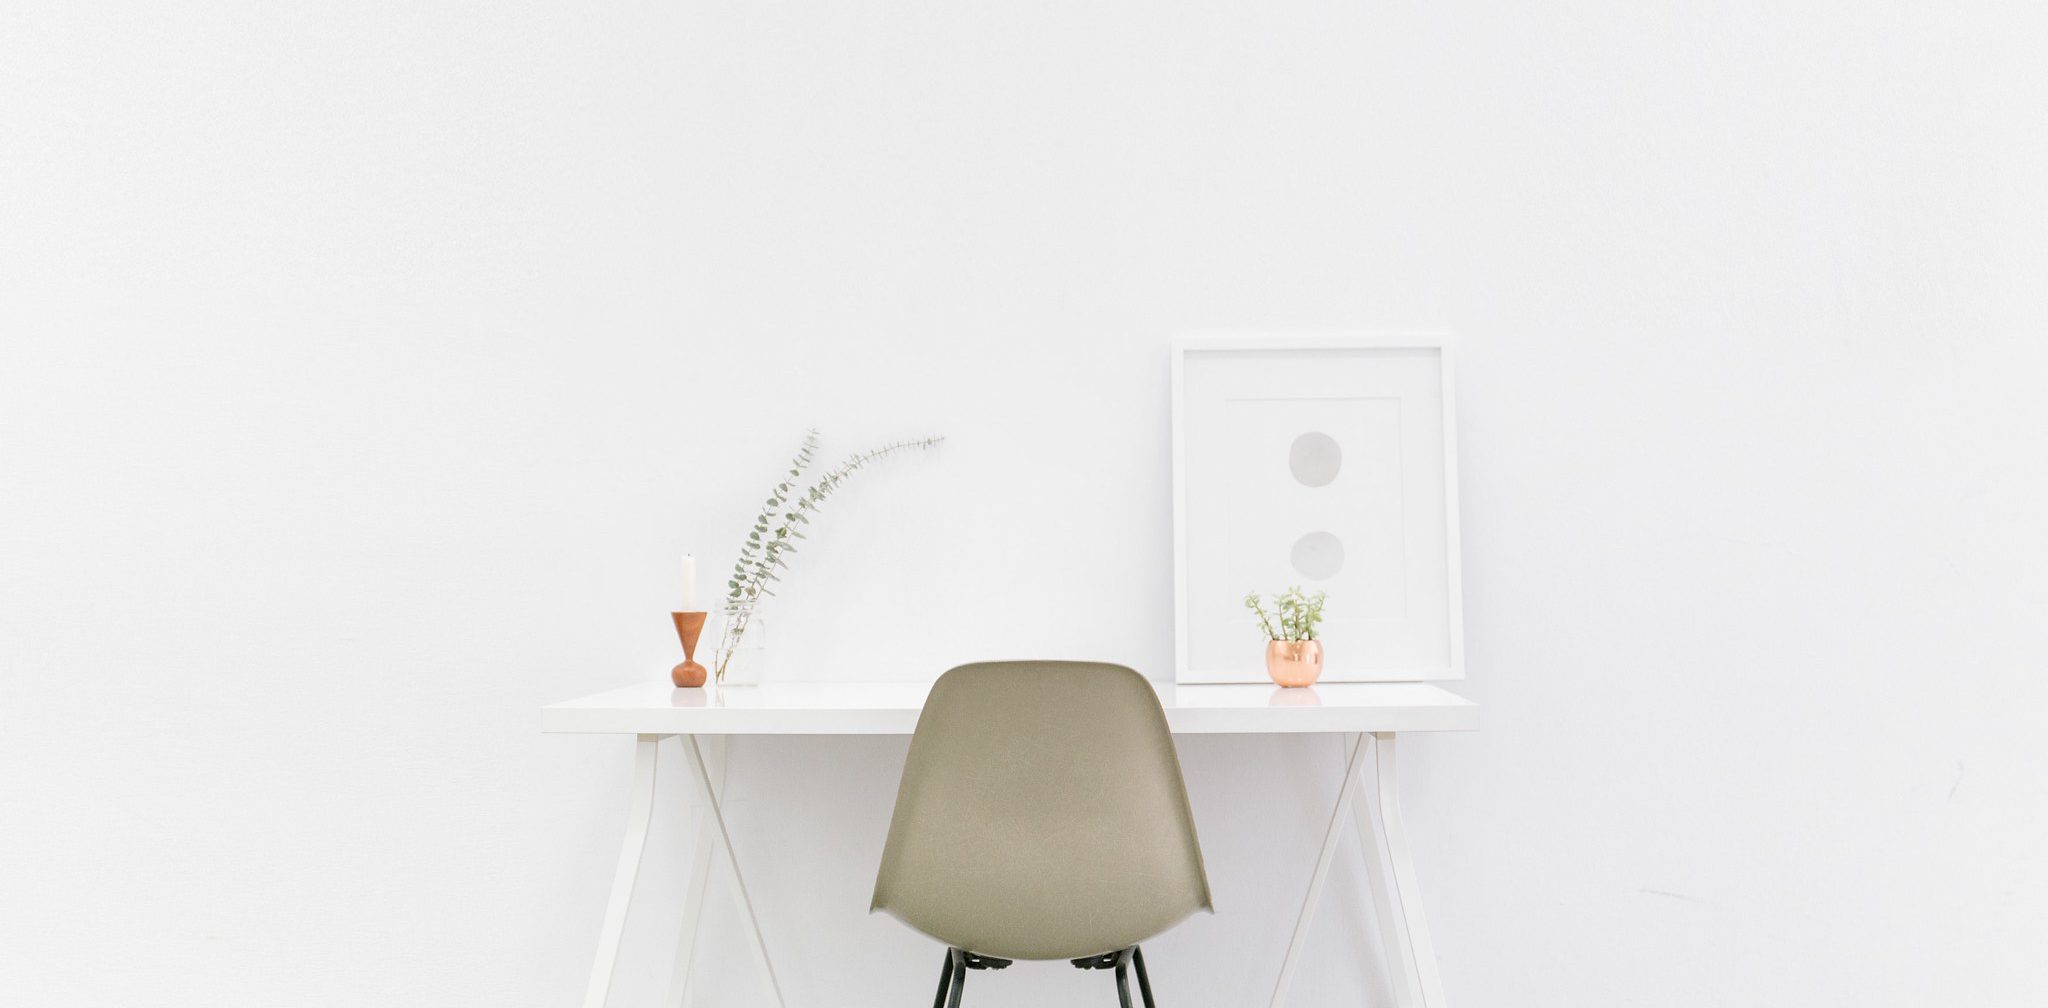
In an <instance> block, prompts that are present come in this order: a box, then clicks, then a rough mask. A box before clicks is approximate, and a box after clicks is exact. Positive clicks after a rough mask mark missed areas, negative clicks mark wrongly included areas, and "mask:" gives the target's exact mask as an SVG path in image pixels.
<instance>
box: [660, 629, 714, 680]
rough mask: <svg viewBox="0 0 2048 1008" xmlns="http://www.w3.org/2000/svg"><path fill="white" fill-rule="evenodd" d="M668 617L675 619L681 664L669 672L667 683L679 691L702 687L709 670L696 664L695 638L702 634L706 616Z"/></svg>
mask: <svg viewBox="0 0 2048 1008" xmlns="http://www.w3.org/2000/svg"><path fill="white" fill-rule="evenodd" d="M669 615H670V616H673V617H675V621H676V637H678V638H679V639H681V640H682V642H683V663H682V664H681V665H677V666H676V667H675V668H673V669H671V670H669V675H668V677H669V681H670V682H673V683H675V684H676V687H677V688H679V689H691V688H694V687H697V686H702V685H704V679H705V677H706V676H708V675H709V674H710V670H709V669H706V668H705V667H704V666H702V665H699V664H697V638H698V637H699V636H702V635H703V633H704V617H705V616H706V615H708V614H707V613H702V612H672V613H669Z"/></svg>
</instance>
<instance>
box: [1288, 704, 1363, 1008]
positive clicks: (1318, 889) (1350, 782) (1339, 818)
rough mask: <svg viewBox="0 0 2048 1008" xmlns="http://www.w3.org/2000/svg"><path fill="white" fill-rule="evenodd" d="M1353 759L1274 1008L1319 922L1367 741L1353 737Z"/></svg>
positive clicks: (1311, 880) (1290, 947)
mask: <svg viewBox="0 0 2048 1008" xmlns="http://www.w3.org/2000/svg"><path fill="white" fill-rule="evenodd" d="M1350 746H1351V758H1350V759H1348V760H1346V761H1345V762H1344V783H1343V784H1342V785H1340V786H1339V787H1338V788H1337V807H1336V808H1334V809H1331V810H1330V826H1329V828H1328V829H1326V830H1324V831H1323V849H1322V851H1321V852H1320V853H1318V854H1317V855H1316V868H1315V871H1314V872H1312V873H1310V874H1309V877H1308V895H1306V896H1304V897H1302V901H1301V916H1300V918H1298V919H1297V920H1296V921H1295V923H1294V936H1293V937H1291V938H1289V939H1288V940H1287V955H1286V957H1285V958H1283V959H1281V960H1280V979H1279V980H1277V981H1275V982H1274V984H1273V1000H1272V1006H1273V1008H1280V1005H1281V1003H1282V1002H1284V1001H1286V999H1287V985H1288V983H1289V982H1290V981H1292V980H1293V979H1294V962H1295V959H1296V957H1297V956H1298V955H1299V954H1300V952H1301V943H1302V939H1304V938H1306V937H1308V926H1309V923H1310V922H1311V921H1312V920H1314V919H1315V915H1316V900H1317V899H1318V898H1320V897H1321V896H1322V894H1323V884H1324V883H1325V882H1327V881H1329V876H1330V862H1331V861H1332V860H1333V859H1335V857H1336V856H1337V843H1338V841H1340V840H1342V839H1343V838H1344V820H1345V819H1346V818H1347V817H1348V815H1349V814H1350V812H1351V799H1352V796H1353V795H1356V794H1357V793H1358V771H1359V768H1360V767H1361V766H1362V765H1363V764H1364V763H1365V739H1364V737H1363V736H1360V735H1353V736H1352V737H1351V740H1350Z"/></svg>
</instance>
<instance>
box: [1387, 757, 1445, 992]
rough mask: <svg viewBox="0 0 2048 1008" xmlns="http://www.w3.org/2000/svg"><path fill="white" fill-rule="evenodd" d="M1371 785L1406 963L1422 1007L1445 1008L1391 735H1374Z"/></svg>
mask: <svg viewBox="0 0 2048 1008" xmlns="http://www.w3.org/2000/svg"><path fill="white" fill-rule="evenodd" d="M1373 750H1374V764H1375V773H1374V782H1375V783H1376V784H1377V785H1378V791H1379V811H1380V816H1379V818H1380V830H1381V834H1380V841H1381V843H1383V844H1384V845H1385V846H1386V851H1387V861H1388V863H1389V864H1390V865H1392V867H1393V875H1394V903H1395V912H1396V915H1397V917H1398V925H1399V927H1398V929H1397V930H1399V931H1400V932H1402V933H1403V935H1404V936H1405V937H1406V939H1407V941H1406V945H1407V947H1408V953H1409V958H1408V963H1409V966H1410V968H1411V969H1412V970H1413V971H1414V977H1415V981H1416V984H1417V985H1418V986H1419V987H1420V993H1421V997H1422V1005H1423V1008H1444V983H1443V978H1442V977H1441V976H1439V975H1438V974H1437V968H1436V947H1435V946H1434V945H1432V944H1430V941H1429V922H1428V921H1427V920H1426V919H1424V917H1423V914H1422V893H1421V891H1420V890H1419V889H1418V888H1417V886H1416V883H1415V859H1414V857H1413V854H1412V852H1411V851H1410V850H1409V848H1408V829H1407V827H1406V826H1404V825H1403V824H1402V822H1401V788H1400V782H1399V774H1398V773H1396V769H1395V764H1394V733H1393V732H1375V733H1373Z"/></svg>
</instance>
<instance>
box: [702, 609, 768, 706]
mask: <svg viewBox="0 0 2048 1008" xmlns="http://www.w3.org/2000/svg"><path fill="white" fill-rule="evenodd" d="M760 604H761V603H760V600H758V599H752V600H748V601H745V602H727V603H726V604H725V606H724V607H723V608H721V609H720V610H719V626H718V648H717V650H716V651H714V652H713V653H712V658H711V675H712V677H713V678H714V679H716V680H717V681H718V685H720V686H759V685H760V684H761V677H762V675H763V674H764V673H765V672H766V671H767V666H768V628H767V627H766V626H765V625H763V624H762V622H761V614H760V612H758V611H757V607H758V606H759V605H760Z"/></svg>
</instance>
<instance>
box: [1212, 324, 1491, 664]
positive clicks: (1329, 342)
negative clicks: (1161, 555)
mask: <svg viewBox="0 0 2048 1008" xmlns="http://www.w3.org/2000/svg"><path fill="white" fill-rule="evenodd" d="M1452 385H1453V383H1452V373H1451V351H1450V346H1449V341H1448V339H1447V338H1446V337H1445V336H1444V335H1442V334H1437V333H1398V334H1394V333H1359V332H1343V333H1315V334H1303V333H1264V334H1230V335H1188V336H1182V337H1179V338H1177V339H1175V340H1174V343H1173V559H1174V564H1173V566H1174V681H1175V682H1178V683H1259V682H1270V680H1269V679H1268V678H1267V675H1266V671H1265V658H1264V656H1265V646H1264V644H1263V640H1262V636H1263V635H1262V634H1261V633H1260V631H1259V628H1258V623H1257V620H1256V618H1255V617H1254V616H1253V615H1252V614H1251V612H1250V611H1249V610H1247V609H1246V608H1245V607H1244V604H1243V600H1244V596H1245V593H1246V592H1249V591H1258V592H1260V593H1261V594H1262V595H1270V594H1271V593H1275V592H1278V591H1280V590H1282V589H1283V588H1286V587H1288V586H1289V585H1292V584H1300V585H1301V586H1302V587H1303V588H1304V589H1305V590H1307V591H1310V592H1314V591H1317V590H1325V591H1328V592H1330V601H1329V605H1328V608H1327V609H1326V613H1325V618H1324V622H1323V625H1322V627H1321V629H1320V631H1319V633H1318V634H1317V636H1318V638H1319V639H1321V640H1322V641H1323V642H1324V652H1325V664H1324V670H1323V675H1322V681H1325V682H1419V681H1426V680H1445V679H1462V678H1464V676H1465V647H1464V595H1463V589H1462V585H1461V583H1460V578H1459V566H1460V560H1459V543H1458V470H1457V451H1456V445H1457V426H1456V410H1455V409H1454V401H1455V400H1454V398H1453V395H1452ZM1332 431H1334V432H1335V433H1331V432H1332ZM1290 433H1291V434H1292V436H1291V438H1290V437H1289V435H1290ZM1390 487H1391V488H1390ZM1290 540H1291V542H1292V545H1291V547H1290V546H1288V545H1287V544H1288V542H1289V541H1290ZM1347 546H1348V548H1347Z"/></svg>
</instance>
